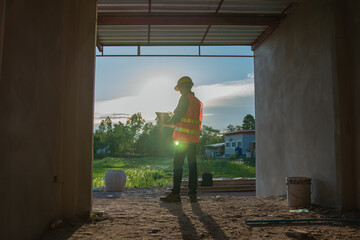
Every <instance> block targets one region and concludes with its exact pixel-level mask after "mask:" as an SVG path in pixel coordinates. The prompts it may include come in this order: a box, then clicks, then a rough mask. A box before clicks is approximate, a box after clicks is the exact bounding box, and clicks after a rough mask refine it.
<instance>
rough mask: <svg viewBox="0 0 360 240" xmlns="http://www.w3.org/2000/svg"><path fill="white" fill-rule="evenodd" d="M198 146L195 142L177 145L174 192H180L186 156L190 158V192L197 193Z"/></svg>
mask: <svg viewBox="0 0 360 240" xmlns="http://www.w3.org/2000/svg"><path fill="white" fill-rule="evenodd" d="M196 147H197V144H195V143H180V144H179V145H176V146H175V156H174V176H173V189H172V193H173V194H179V193H180V185H181V180H182V173H183V165H184V160H185V157H187V160H188V167H189V185H188V186H189V192H188V194H189V195H190V194H196V189H197V164H196Z"/></svg>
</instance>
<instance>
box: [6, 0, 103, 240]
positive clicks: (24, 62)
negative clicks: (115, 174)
mask: <svg viewBox="0 0 360 240" xmlns="http://www.w3.org/2000/svg"><path fill="white" fill-rule="evenodd" d="M0 10H1V8H0ZM4 23H5V24H4V34H3V48H2V49H3V51H2V62H1V63H2V65H1V69H2V71H1V75H0V149H1V151H0V152H1V168H0V178H1V181H0V182H1V183H2V184H3V186H4V189H3V192H4V197H5V198H4V197H2V198H1V206H2V207H3V208H2V212H1V217H0V219H1V224H0V228H1V229H0V232H1V238H4V239H38V238H39V237H40V236H41V234H42V233H43V232H44V231H45V230H46V229H47V228H48V224H49V221H50V220H51V219H53V218H55V217H61V218H72V217H76V216H81V215H86V214H88V213H89V212H90V211H91V204H92V202H91V201H92V199H91V182H92V175H91V174H92V149H91V148H92V115H93V91H94V89H93V88H94V87H93V86H94V64H95V47H94V46H95V26H96V0H64V1H46V0H36V1H27V0H11V1H6V8H5V19H4ZM55 176H56V177H57V179H58V180H59V181H60V182H63V184H61V183H60V182H54V177H55Z"/></svg>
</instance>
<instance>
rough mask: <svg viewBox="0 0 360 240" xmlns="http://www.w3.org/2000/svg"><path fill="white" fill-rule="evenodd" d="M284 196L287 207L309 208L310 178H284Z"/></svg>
mask: <svg viewBox="0 0 360 240" xmlns="http://www.w3.org/2000/svg"><path fill="white" fill-rule="evenodd" d="M285 179H286V195H287V199H288V205H289V207H292V208H301V207H310V205H311V178H308V177H286V178H285Z"/></svg>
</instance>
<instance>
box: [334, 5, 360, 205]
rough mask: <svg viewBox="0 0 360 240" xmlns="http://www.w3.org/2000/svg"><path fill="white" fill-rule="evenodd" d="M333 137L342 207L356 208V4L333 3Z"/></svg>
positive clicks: (359, 86)
mask: <svg viewBox="0 0 360 240" xmlns="http://www.w3.org/2000/svg"><path fill="white" fill-rule="evenodd" d="M332 7H333V10H334V23H335V48H334V53H335V59H336V64H335V66H334V76H335V79H336V81H335V88H336V92H337V94H338V95H337V99H336V100H337V102H338V108H337V114H336V120H337V123H338V124H337V131H336V132H337V137H338V141H337V142H338V144H339V155H338V157H339V159H340V160H341V166H340V167H341V173H342V174H341V182H342V206H343V208H345V209H354V208H357V209H360V174H359V172H360V163H359V162H360V143H359V141H360V124H359V121H360V97H359V96H360V95H359V91H360V81H359V79H360V70H359V66H360V47H359V42H360V16H359V14H358V13H359V11H360V2H359V1H355V0H346V1H340V0H337V1H334V2H333V5H332Z"/></svg>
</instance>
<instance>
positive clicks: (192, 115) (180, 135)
mask: <svg viewBox="0 0 360 240" xmlns="http://www.w3.org/2000/svg"><path fill="white" fill-rule="evenodd" d="M187 96H188V97H189V106H188V109H187V111H186V113H185V116H183V117H182V118H181V120H180V121H179V122H177V123H176V124H175V126H176V127H175V129H174V134H173V139H174V140H179V141H183V142H190V143H198V142H199V139H200V130H201V121H202V107H203V104H202V103H201V102H200V100H199V99H197V98H196V97H195V96H194V95H192V94H190V93H188V94H187Z"/></svg>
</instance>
